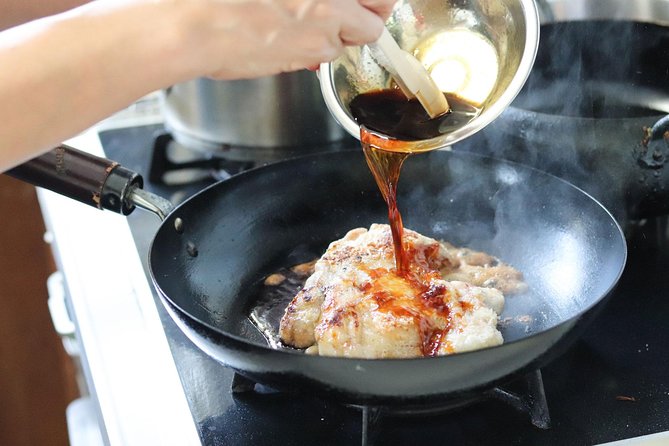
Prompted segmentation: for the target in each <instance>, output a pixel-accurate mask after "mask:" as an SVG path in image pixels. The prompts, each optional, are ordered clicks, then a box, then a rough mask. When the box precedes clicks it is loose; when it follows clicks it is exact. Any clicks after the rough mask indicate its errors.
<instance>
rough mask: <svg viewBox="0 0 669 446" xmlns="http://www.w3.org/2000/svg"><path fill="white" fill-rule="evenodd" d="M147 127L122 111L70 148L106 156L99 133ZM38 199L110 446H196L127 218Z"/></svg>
mask: <svg viewBox="0 0 669 446" xmlns="http://www.w3.org/2000/svg"><path fill="white" fill-rule="evenodd" d="M142 119H143V118H142V117H135V118H133V117H131V116H130V115H129V113H128V111H125V112H124V113H121V114H119V115H117V116H116V117H115V119H112V120H110V121H107V122H104V123H102V124H101V125H100V126H98V127H96V128H93V129H91V130H89V131H87V132H85V133H83V134H82V135H80V136H78V137H76V138H73V139H72V140H70V141H68V144H69V145H71V146H73V147H76V148H78V149H80V150H84V151H87V152H90V153H93V154H96V155H103V150H102V146H101V144H100V140H99V137H98V131H99V130H100V129H101V128H108V127H110V125H127V124H128V123H129V122H132V123H133V124H136V123H141V122H147V121H146V119H144V121H143V120H142ZM148 119H149V120H150V119H151V118H150V117H148ZM38 198H39V202H40V206H41V208H42V212H43V215H44V219H45V222H46V226H47V231H48V234H49V237H48V238H49V239H50V240H52V246H53V251H54V254H55V257H56V263H57V266H58V269H59V270H60V271H61V272H62V274H63V276H64V277H65V279H66V280H65V283H66V289H65V293H66V295H67V303H68V310H69V312H70V315H71V317H72V320H73V322H74V323H75V326H76V338H77V340H78V343H79V352H80V355H81V357H82V364H83V371H84V375H85V377H86V381H87V383H88V386H89V388H90V391H91V395H92V399H93V400H94V402H95V404H94V406H95V407H96V408H97V409H98V410H99V413H98V414H97V415H98V417H99V420H100V421H101V423H100V424H101V426H102V436H103V438H104V440H105V443H107V444H111V445H149V444H161V445H191V444H198V443H199V437H198V434H197V431H196V429H195V425H194V422H193V419H192V416H191V413H190V410H189V408H188V404H187V401H186V398H185V395H184V392H183V388H182V386H181V383H180V380H179V376H178V374H177V371H176V367H175V364H174V360H173V357H172V355H171V353H170V349H169V346H168V343H167V340H166V337H165V332H164V330H163V328H162V325H161V322H160V318H159V316H158V312H157V310H156V305H155V302H154V300H153V297H152V290H151V289H150V284H149V283H148V282H147V279H146V276H145V273H144V269H143V268H142V263H141V259H140V257H139V254H138V252H137V249H136V248H135V245H134V242H133V240H132V235H131V232H130V228H129V225H128V222H127V220H126V218H124V217H122V216H118V215H114V214H113V213H111V212H102V211H99V210H96V209H94V208H90V207H88V206H84V205H82V204H80V203H78V202H75V201H73V200H70V199H68V198H64V197H61V196H58V195H56V194H54V193H52V192H49V191H45V190H41V189H40V190H38ZM158 223H159V222H158V221H157V219H156V226H157V225H158Z"/></svg>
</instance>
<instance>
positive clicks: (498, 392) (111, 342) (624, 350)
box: [39, 104, 669, 445]
mask: <svg viewBox="0 0 669 446" xmlns="http://www.w3.org/2000/svg"><path fill="white" fill-rule="evenodd" d="M140 106H141V105H140ZM144 106H146V104H144ZM163 132H164V129H163V125H162V123H161V120H160V116H159V114H152V113H139V114H138V113H134V114H132V113H131V114H130V115H127V114H121V115H119V116H116V117H115V118H114V119H113V120H112V121H108V122H106V123H102V124H101V125H100V126H98V127H96V128H94V129H91V130H89V131H88V132H85V133H84V134H82V135H80V136H79V137H77V138H75V139H73V140H71V141H70V142H69V144H70V145H72V146H74V147H77V148H80V149H82V150H86V151H90V152H93V153H96V154H105V155H106V156H107V157H109V158H112V159H114V160H116V161H119V162H120V163H121V164H122V165H124V166H125V167H127V168H130V169H133V170H136V171H137V172H140V173H142V174H143V175H144V176H145V180H146V185H145V189H147V190H149V191H151V192H154V193H158V194H160V195H163V196H165V197H166V198H168V199H171V200H172V201H174V202H179V201H182V200H183V199H185V198H187V197H188V196H190V195H192V194H193V193H195V192H196V191H198V190H200V189H201V188H203V187H205V186H206V185H207V184H210V182H211V181H213V180H212V179H210V178H209V177H206V176H203V177H198V179H196V180H195V182H190V183H187V184H173V185H166V184H163V183H162V182H152V181H148V180H149V170H150V166H151V162H152V159H153V155H152V151H151V148H152V147H153V145H154V143H155V138H156V136H158V135H161V134H162V133H163ZM39 198H40V203H41V206H42V209H43V213H44V216H45V221H46V223H47V227H48V231H49V233H50V235H51V239H52V243H53V249H54V252H55V254H56V258H57V263H58V266H59V270H60V271H61V274H62V275H63V278H64V282H65V285H66V289H65V291H66V296H67V299H66V300H67V304H68V310H69V313H70V315H71V317H72V319H73V322H74V323H75V326H76V337H77V341H78V344H79V352H80V355H81V359H82V364H83V369H84V374H85V377H86V381H87V383H88V387H89V388H90V391H91V395H90V397H89V398H90V401H91V403H92V404H91V407H94V408H95V415H96V418H97V420H99V422H100V426H101V434H102V438H103V439H104V441H105V443H107V444H114V445H116V444H119V445H127V444H142V445H145V444H179V445H185V444H189V445H190V444H207V445H227V444H231V445H233V444H234V445H242V444H253V445H264V444H268V445H269V444H288V445H289V444H295V445H302V444H355V443H360V442H361V441H363V443H365V442H366V443H367V444H415V443H420V442H428V441H429V442H434V441H435V439H443V441H448V442H449V443H452V444H471V445H488V444H490V445H493V444H494V445H498V444H519V445H524V444H528V445H535V444H542V445H563V444H574V445H578V444H599V443H605V442H612V441H616V440H623V439H629V438H635V437H636V439H635V440H633V442H632V443H626V444H651V443H647V442H651V441H657V442H658V443H657V444H663V443H662V442H669V434H668V433H663V432H665V431H669V416H668V415H667V414H669V343H667V342H666V339H669V324H667V323H666V320H668V319H669V299H667V296H668V295H669V276H667V274H666V271H667V270H668V268H669V228H668V225H667V221H668V220H667V218H659V219H656V220H648V221H643V222H636V223H635V224H633V225H631V226H630V227H629V229H628V234H627V236H628V245H629V260H628V265H627V268H626V270H625V272H624V274H623V277H622V279H621V281H620V283H619V285H618V287H617V288H616V289H615V291H614V292H613V295H612V296H611V298H610V299H609V302H608V303H607V304H606V306H605V307H604V308H603V309H602V310H601V313H600V314H599V315H598V317H597V318H596V319H595V321H594V322H593V323H592V325H590V326H589V327H588V329H587V331H586V332H585V333H584V335H583V336H582V337H581V338H580V340H579V341H578V342H576V344H574V345H573V346H572V347H571V348H570V349H569V350H568V351H567V352H566V353H565V354H564V355H562V356H561V357H559V358H558V359H557V360H555V361H554V362H552V363H551V364H549V365H548V366H547V367H545V368H543V369H542V370H541V371H537V372H534V373H531V374H530V375H528V378H527V381H526V382H522V383H511V384H510V388H509V389H507V388H501V389H493V390H492V391H489V392H487V393H486V394H484V395H482V396H481V398H479V399H478V400H476V401H474V402H468V404H464V403H463V404H462V405H460V404H456V405H455V407H448V408H436V410H433V408H425V410H421V408H418V409H417V410H416V408H412V410H411V411H408V412H403V411H399V412H397V411H395V412H388V411H385V410H383V408H360V407H348V406H343V405H340V404H338V403H335V402H332V401H328V400H321V399H317V398H315V397H313V396H310V395H303V394H291V393H280V392H277V391H275V390H273V389H270V388H267V387H264V386H261V385H253V383H249V382H246V381H244V380H240V379H239V378H237V377H235V374H234V373H233V372H232V371H231V370H229V369H227V368H225V367H223V366H221V365H220V364H218V363H217V362H215V361H213V360H212V359H210V358H209V357H208V356H206V355H205V354H204V353H202V352H201V351H200V350H198V349H197V348H196V347H195V346H194V345H193V344H192V343H191V342H190V341H189V340H188V339H187V338H186V337H185V336H184V335H183V334H182V333H181V331H180V330H179V329H178V328H177V327H176V326H175V325H174V323H173V321H172V319H171V318H170V317H169V315H168V314H167V313H166V311H165V309H164V308H163V306H162V304H161V302H160V300H159V298H158V297H157V295H156V294H155V292H154V291H153V288H152V286H151V281H150V278H149V274H148V269H147V263H146V261H147V254H148V247H149V243H150V241H151V238H152V236H153V234H154V232H155V231H156V230H157V228H158V226H159V221H158V219H157V218H156V217H154V216H153V215H149V214H147V213H143V212H135V213H133V214H131V215H130V216H129V217H127V218H124V217H120V216H117V215H114V214H111V213H108V212H100V211H96V210H94V209H90V208H87V207H85V206H82V205H80V204H78V203H76V202H73V201H70V200H68V199H65V198H62V197H59V196H56V195H55V194H53V193H51V192H48V191H42V190H40V191H39ZM407 379H410V377H407ZM542 380H543V389H542V388H541V386H540V384H541V381H542ZM526 387H530V388H534V390H532V389H530V392H529V393H527V392H526V390H524V389H521V390H520V393H518V392H517V391H516V388H526ZM544 398H545V404H541V403H542V402H543V401H538V400H543V399H544ZM514 406H525V407H524V409H523V408H522V407H521V410H518V407H516V408H514ZM528 408H529V409H528ZM427 409H430V410H427ZM442 409H443V410H442ZM528 412H529V415H528ZM651 434H653V435H651ZM649 435H650V436H649ZM639 437H641V438H639Z"/></svg>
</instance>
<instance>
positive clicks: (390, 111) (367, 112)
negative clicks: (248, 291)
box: [351, 88, 480, 272]
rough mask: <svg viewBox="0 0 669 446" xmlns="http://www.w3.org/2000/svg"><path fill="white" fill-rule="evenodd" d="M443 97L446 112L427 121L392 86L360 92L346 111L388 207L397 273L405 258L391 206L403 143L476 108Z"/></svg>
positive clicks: (453, 124)
mask: <svg viewBox="0 0 669 446" xmlns="http://www.w3.org/2000/svg"><path fill="white" fill-rule="evenodd" d="M445 96H446V99H447V100H448V103H449V106H450V107H451V110H450V111H449V112H448V113H446V114H444V115H442V116H438V117H436V118H433V119H431V118H430V117H429V115H428V114H427V112H426V111H425V110H424V109H423V107H422V105H421V104H420V102H419V101H418V100H417V99H415V98H413V99H410V100H407V98H406V96H404V93H402V91H401V90H399V89H396V88H394V89H384V90H376V91H371V92H368V93H363V94H360V95H358V96H356V97H355V98H353V100H352V101H351V113H352V114H353V117H354V118H355V119H356V121H357V122H358V123H359V124H360V140H361V142H362V149H363V152H364V153H365V158H366V159H367V164H368V165H369V169H370V170H371V171H372V174H373V175H374V179H375V180H376V184H377V185H378V186H379V189H380V190H381V194H382V195H383V199H384V200H385V202H386V204H387V205H388V222H389V224H390V228H391V231H392V235H393V246H394V248H395V264H396V267H397V270H398V271H400V272H406V271H408V269H409V264H408V260H407V259H408V256H407V254H406V252H405V249H404V246H403V244H402V233H403V231H404V227H403V225H402V216H401V215H400V212H399V209H398V208H397V183H398V181H399V178H400V171H401V169H402V164H403V163H404V160H406V158H407V157H408V156H409V154H410V150H409V149H408V148H407V146H408V145H409V144H407V142H408V141H413V140H422V139H430V138H434V137H436V136H439V135H443V134H445V133H448V132H452V131H454V130H456V129H457V128H460V127H462V126H464V125H465V124H467V123H468V122H469V121H471V120H472V119H474V118H475V117H476V116H477V115H478V113H479V112H480V109H478V108H476V107H474V106H473V105H471V104H469V103H467V102H465V101H463V100H462V99H460V98H458V97H457V96H454V95H448V94H445ZM379 133H380V134H381V135H379Z"/></svg>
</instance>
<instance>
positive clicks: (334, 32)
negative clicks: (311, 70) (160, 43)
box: [180, 0, 395, 79]
mask: <svg viewBox="0 0 669 446" xmlns="http://www.w3.org/2000/svg"><path fill="white" fill-rule="evenodd" d="M184 2H187V3H192V6H191V7H190V8H189V10H190V12H191V14H190V15H186V16H185V17H186V19H185V21H183V22H182V23H183V24H185V30H186V32H185V33H184V32H182V34H181V35H182V36H185V39H186V40H185V42H184V44H185V45H187V52H188V56H187V58H186V59H187V62H186V63H189V64H191V65H190V66H191V67H192V68H193V69H194V70H196V71H199V72H198V73H197V75H203V74H204V73H206V75H208V76H210V77H213V78H216V79H239V78H252V77H259V76H267V75H272V74H277V73H280V72H287V71H295V70H299V69H302V68H307V67H313V66H317V65H318V64H320V63H321V62H327V61H330V60H332V59H335V58H336V57H337V56H338V55H339V54H340V53H341V51H342V50H343V48H344V46H346V45H362V44H365V43H368V42H372V41H375V40H376V39H377V38H378V37H379V36H380V35H381V31H382V29H383V26H384V20H385V19H386V18H387V17H388V16H389V15H390V12H391V11H392V8H393V5H394V3H395V0H208V1H194V0H189V1H188V0H181V2H180V3H182V4H183V3H184ZM181 17H184V15H181Z"/></svg>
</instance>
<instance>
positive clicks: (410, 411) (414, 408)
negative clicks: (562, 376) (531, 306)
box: [231, 370, 551, 446]
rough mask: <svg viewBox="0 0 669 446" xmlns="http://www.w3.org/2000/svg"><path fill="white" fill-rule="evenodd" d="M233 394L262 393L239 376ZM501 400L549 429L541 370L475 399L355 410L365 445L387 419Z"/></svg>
mask: <svg viewBox="0 0 669 446" xmlns="http://www.w3.org/2000/svg"><path fill="white" fill-rule="evenodd" d="M231 391H232V394H233V396H234V395H240V394H245V393H248V392H258V388H257V387H256V383H255V382H254V381H253V380H251V379H248V378H246V377H244V376H242V375H240V374H238V373H235V374H234V376H233V378H232V385H231ZM490 399H492V400H497V401H501V402H503V403H505V404H506V405H508V406H510V407H511V408H513V409H515V410H516V411H518V412H520V413H524V414H526V415H527V416H528V417H529V420H530V422H531V423H532V425H533V426H535V427H537V428H539V429H549V428H550V427H551V418H550V413H549V411H548V403H547V401H546V393H545V391H544V383H543V378H542V376H541V370H535V371H533V372H530V373H528V374H527V375H525V376H523V377H521V378H520V379H518V380H516V381H514V382H513V383H510V384H508V385H506V386H505V387H504V388H503V387H494V388H492V389H490V390H487V391H483V392H482V393H481V394H479V395H473V396H468V397H463V398H457V399H454V400H450V401H446V402H442V403H435V404H425V405H423V404H421V405H410V406H398V407H394V406H393V407H391V406H351V407H354V408H356V409H359V410H360V411H361V412H362V445H363V446H371V445H373V444H375V441H376V438H377V435H378V433H379V432H380V431H381V424H382V422H383V420H384V418H392V417H417V416H420V417H424V416H436V415H442V414H444V413H447V412H450V411H453V410H456V409H458V408H461V407H464V406H467V405H470V404H474V403H476V402H479V401H483V400H490Z"/></svg>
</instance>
